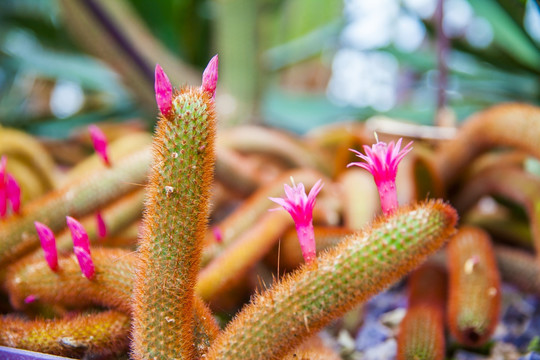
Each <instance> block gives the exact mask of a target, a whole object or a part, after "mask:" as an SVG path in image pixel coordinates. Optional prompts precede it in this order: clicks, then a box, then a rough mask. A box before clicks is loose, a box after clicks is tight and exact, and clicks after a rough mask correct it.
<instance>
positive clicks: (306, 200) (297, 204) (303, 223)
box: [269, 178, 323, 263]
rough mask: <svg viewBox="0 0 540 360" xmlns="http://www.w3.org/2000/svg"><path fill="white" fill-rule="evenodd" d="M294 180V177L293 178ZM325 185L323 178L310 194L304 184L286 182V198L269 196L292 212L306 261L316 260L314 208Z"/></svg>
mask: <svg viewBox="0 0 540 360" xmlns="http://www.w3.org/2000/svg"><path fill="white" fill-rule="evenodd" d="M291 180H292V178H291ZM322 187H323V184H322V180H319V181H317V182H316V183H315V185H313V187H312V188H311V191H310V192H309V195H306V190H305V188H304V184H302V183H299V184H298V185H295V184H294V181H293V187H290V186H289V185H287V184H285V195H286V198H284V199H282V198H269V199H270V200H272V201H273V202H275V203H277V204H279V205H281V206H282V207H283V208H284V209H285V210H287V212H289V214H291V216H292V218H293V220H294V224H295V226H296V233H297V234H298V240H299V242H300V248H301V249H302V255H303V256H304V261H305V262H306V263H310V262H311V261H313V260H315V257H316V253H315V250H316V249H315V232H314V230H313V208H314V207H315V198H316V197H317V195H318V194H319V192H320V191H321V189H322Z"/></svg>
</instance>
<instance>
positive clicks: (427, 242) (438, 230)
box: [206, 201, 457, 360]
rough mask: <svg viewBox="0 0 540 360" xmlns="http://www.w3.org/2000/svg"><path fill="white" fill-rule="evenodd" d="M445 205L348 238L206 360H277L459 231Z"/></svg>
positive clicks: (261, 301) (250, 312)
mask: <svg viewBox="0 0 540 360" xmlns="http://www.w3.org/2000/svg"><path fill="white" fill-rule="evenodd" d="M456 222H457V215H456V212H455V211H454V209H453V208H451V207H450V206H448V205H445V204H443V203H442V202H434V201H432V202H427V203H424V204H421V205H414V206H408V207H404V208H401V209H399V210H398V211H397V212H396V213H395V214H393V215H391V216H390V217H388V218H387V220H386V221H384V220H383V219H379V220H378V221H376V222H375V223H374V224H373V225H372V227H371V228H370V229H368V230H366V231H364V232H361V233H357V234H354V235H351V236H348V237H346V238H345V239H344V240H343V241H342V242H341V243H340V244H339V245H337V246H336V247H334V248H332V249H330V250H329V251H328V252H326V253H324V254H322V255H321V256H320V257H319V258H318V260H317V263H313V264H309V265H306V266H304V267H302V268H301V269H300V270H298V271H297V272H295V273H293V274H292V275H290V276H288V277H286V278H285V279H284V281H282V282H281V283H280V284H278V285H277V286H275V287H274V288H272V289H270V290H269V291H267V292H265V293H264V294H262V295H259V296H257V297H256V298H255V299H254V300H253V302H252V303H251V304H249V305H248V306H247V307H245V308H244V309H243V310H242V311H241V312H240V313H239V314H238V316H237V317H236V318H235V319H234V320H233V321H232V322H231V323H230V324H229V325H228V326H227V327H226V329H225V330H224V331H223V332H221V333H220V335H218V337H217V338H216V340H215V342H214V344H213V345H212V346H211V348H210V350H209V352H208V354H207V356H206V359H212V360H215V359H228V360H234V359H244V360H246V359H276V358H279V357H281V356H284V355H286V354H287V353H288V352H289V351H291V350H292V349H294V347H295V346H297V345H298V344H299V343H301V342H302V341H303V340H304V339H306V338H308V337H309V336H311V335H313V334H314V333H315V332H317V331H318V330H320V329H321V328H322V327H323V326H325V325H327V324H328V323H330V322H331V321H332V320H334V319H336V318H338V317H339V316H341V315H343V314H344V313H345V312H346V311H348V310H350V309H352V308H353V307H354V306H355V305H357V304H358V303H360V302H363V301H365V300H367V299H368V298H369V297H371V296H373V295H374V294H376V293H378V292H380V291H382V290H383V289H385V288H386V287H388V286H389V285H390V284H392V283H394V282H395V281H397V280H398V279H400V278H401V277H402V276H403V275H405V274H406V273H407V272H409V271H411V270H412V269H414V268H415V267H416V266H418V265H419V264H420V263H421V262H422V260H424V259H425V258H426V257H427V255H429V254H430V253H432V252H433V251H435V250H436V249H438V248H439V247H440V246H441V245H442V244H443V243H444V242H445V240H446V239H447V238H448V237H449V236H450V235H451V234H453V232H454V226H455V224H456Z"/></svg>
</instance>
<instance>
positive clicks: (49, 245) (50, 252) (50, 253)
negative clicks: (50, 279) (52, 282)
mask: <svg viewBox="0 0 540 360" xmlns="http://www.w3.org/2000/svg"><path fill="white" fill-rule="evenodd" d="M34 226H35V227H36V231H37V233H38V237H39V241H40V242H41V248H42V249H43V254H44V255H45V261H47V264H48V265H49V267H50V268H51V270H52V271H56V270H58V253H57V251H56V239H55V237H54V233H53V231H52V230H51V229H50V228H49V227H48V226H47V225H45V224H42V223H40V222H39V221H34Z"/></svg>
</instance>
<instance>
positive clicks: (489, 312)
mask: <svg viewBox="0 0 540 360" xmlns="http://www.w3.org/2000/svg"><path fill="white" fill-rule="evenodd" d="M448 275H449V278H450V286H449V290H448V291H449V294H448V295H449V300H448V322H449V327H450V331H451V332H452V334H453V335H454V336H455V337H456V338H457V340H458V341H459V342H460V343H462V344H465V345H468V346H480V345H482V344H483V343H484V342H486V341H487V340H488V339H489V337H490V336H491V334H492V333H493V331H494V330H495V326H496V325H497V321H498V314H499V311H500V307H501V285H500V276H499V272H498V270H497V265H496V260H495V254H494V251H493V248H492V245H491V240H490V238H489V235H488V234H487V233H486V232H484V231H483V230H481V229H478V228H474V227H463V228H461V229H460V230H459V232H458V233H457V234H456V235H455V236H454V238H452V239H451V240H450V242H449V245H448Z"/></svg>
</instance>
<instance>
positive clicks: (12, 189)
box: [6, 173, 21, 213]
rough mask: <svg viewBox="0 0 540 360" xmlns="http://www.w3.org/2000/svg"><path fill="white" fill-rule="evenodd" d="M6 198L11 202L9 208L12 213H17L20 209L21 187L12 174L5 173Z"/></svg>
mask: <svg viewBox="0 0 540 360" xmlns="http://www.w3.org/2000/svg"><path fill="white" fill-rule="evenodd" d="M6 192H7V199H8V200H9V202H10V203H11V209H12V210H13V212H14V213H18V212H19V211H20V209H21V187H20V186H19V183H18V182H17V180H15V178H14V177H13V175H11V174H10V173H8V174H7V186H6Z"/></svg>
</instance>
